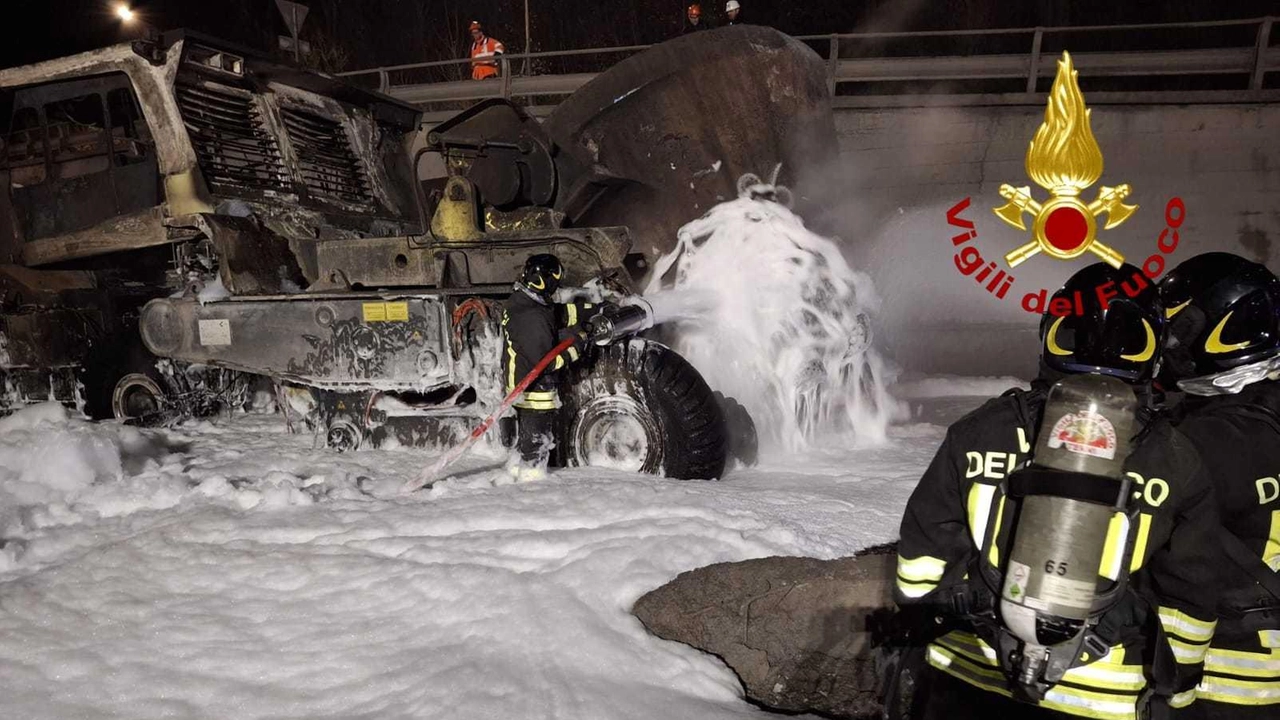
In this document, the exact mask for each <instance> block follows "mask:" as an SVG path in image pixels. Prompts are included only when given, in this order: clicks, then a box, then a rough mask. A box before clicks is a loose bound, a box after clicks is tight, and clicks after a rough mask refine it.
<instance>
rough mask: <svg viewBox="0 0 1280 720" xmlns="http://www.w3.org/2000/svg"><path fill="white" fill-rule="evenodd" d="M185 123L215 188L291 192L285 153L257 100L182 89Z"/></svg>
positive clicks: (218, 90) (210, 88)
mask: <svg viewBox="0 0 1280 720" xmlns="http://www.w3.org/2000/svg"><path fill="white" fill-rule="evenodd" d="M178 106H179V108H180V109H181V111H182V121H183V124H184V125H186V127H187V134H188V135H189V136H190V137H191V144H192V145H194V146H195V150H196V157H197V159H198V160H199V161H200V170H201V172H203V173H204V178H205V181H206V182H208V183H209V184H210V185H215V186H219V185H220V186H224V187H231V188H235V189H240V190H254V191H261V190H277V191H282V192H286V191H289V190H290V189H291V187H290V182H289V176H288V174H287V173H286V172H285V168H284V161H283V160H282V159H281V157H280V147H279V146H278V145H277V144H276V139H275V138H274V137H272V135H271V134H270V133H269V132H267V130H266V128H265V127H264V126H263V122H262V115H261V112H260V111H259V109H258V107H257V105H256V104H255V103H254V100H253V96H252V95H249V94H248V93H244V94H241V93H239V92H237V91H235V90H233V89H231V88H227V87H220V86H217V85H212V84H204V85H200V86H195V85H180V86H178Z"/></svg>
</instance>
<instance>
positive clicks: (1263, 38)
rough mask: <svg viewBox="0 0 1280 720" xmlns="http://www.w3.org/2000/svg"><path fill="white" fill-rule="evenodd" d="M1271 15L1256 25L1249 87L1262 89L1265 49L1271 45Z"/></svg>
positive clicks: (1264, 70)
mask: <svg viewBox="0 0 1280 720" xmlns="http://www.w3.org/2000/svg"><path fill="white" fill-rule="evenodd" d="M1273 20H1275V18H1273V17H1270V16H1268V17H1266V18H1263V20H1262V25H1260V26H1259V27H1258V44H1257V46H1256V47H1255V48H1254V51H1253V77H1251V78H1249V88H1250V89H1252V90H1261V89H1262V76H1263V75H1264V74H1265V73H1266V68H1265V67H1264V66H1263V64H1262V63H1263V61H1264V60H1266V59H1267V49H1268V48H1269V47H1270V46H1271V23H1272V21H1273Z"/></svg>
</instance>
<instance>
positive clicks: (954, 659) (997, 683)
mask: <svg viewBox="0 0 1280 720" xmlns="http://www.w3.org/2000/svg"><path fill="white" fill-rule="evenodd" d="M927 658H928V661H929V664H930V665H932V666H933V667H935V668H937V669H939V670H941V671H942V672H945V673H947V674H948V675H951V676H952V677H955V678H957V679H959V680H962V681H964V682H966V683H968V684H970V685H973V686H974V687H976V688H978V689H980V690H986V691H987V692H993V693H996V694H998V695H1002V696H1004V697H1009V696H1010V694H1009V691H1008V690H1007V689H1006V687H1005V682H1006V681H1005V677H1004V674H1003V673H1001V672H1000V671H999V670H997V669H994V668H985V667H981V666H979V665H975V664H974V663H973V662H972V661H971V660H969V659H968V658H967V657H965V656H964V655H961V654H958V653H956V652H953V651H951V650H949V649H947V648H945V647H941V646H939V645H936V644H934V645H930V646H929V650H928V655H927ZM1039 704H1040V705H1041V706H1042V707H1045V708H1048V709H1051V710H1058V711H1061V712H1065V713H1068V714H1070V715H1076V716H1079V717H1088V718H1096V719H1097V720H1134V718H1135V717H1136V715H1137V713H1136V710H1135V708H1136V705H1137V694H1136V693H1132V694H1131V693H1124V694H1112V693H1106V692H1091V691H1089V690H1080V689H1077V688H1072V687H1066V686H1063V685H1057V686H1055V687H1054V688H1053V689H1051V690H1050V691H1049V692H1048V693H1047V694H1046V695H1045V699H1044V700H1042V701H1041V702H1040V703H1039Z"/></svg>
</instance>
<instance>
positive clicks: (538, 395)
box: [524, 390, 556, 402]
mask: <svg viewBox="0 0 1280 720" xmlns="http://www.w3.org/2000/svg"><path fill="white" fill-rule="evenodd" d="M524 399H525V400H551V401H553V402H554V401H555V399H556V391H555V390H530V391H528V392H526V393H525V394H524Z"/></svg>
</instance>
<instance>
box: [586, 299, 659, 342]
mask: <svg viewBox="0 0 1280 720" xmlns="http://www.w3.org/2000/svg"><path fill="white" fill-rule="evenodd" d="M653 326H654V314H653V306H652V305H650V304H649V302H648V301H647V300H645V299H643V298H639V297H631V298H627V299H626V300H625V301H624V304H623V305H621V306H620V307H618V308H617V309H616V310H613V311H612V312H606V313H602V314H600V315H597V316H596V317H594V318H592V319H591V323H590V329H589V330H588V333H587V334H588V339H589V340H590V341H591V342H593V343H595V344H596V345H608V344H609V343H612V342H616V341H618V340H621V339H622V338H624V337H627V336H628V335H635V334H636V333H640V332H644V331H645V330H648V329H649V328H651V327H653Z"/></svg>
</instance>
